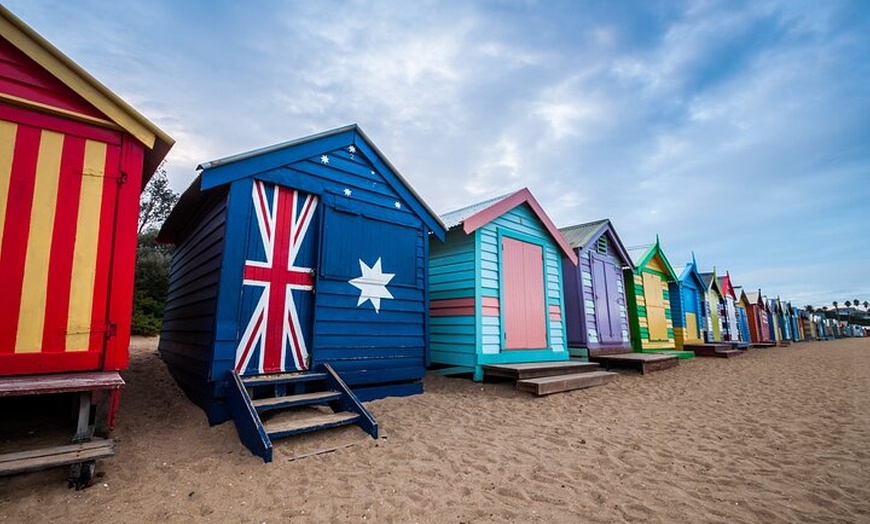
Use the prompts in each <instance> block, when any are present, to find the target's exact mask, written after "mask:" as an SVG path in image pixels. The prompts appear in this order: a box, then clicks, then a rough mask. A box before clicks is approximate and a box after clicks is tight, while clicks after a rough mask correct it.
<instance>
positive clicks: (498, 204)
mask: <svg viewBox="0 0 870 524" xmlns="http://www.w3.org/2000/svg"><path fill="white" fill-rule="evenodd" d="M522 204H527V205H528V206H529V207H530V208H531V210H532V213H534V214H535V216H536V217H538V220H540V221H541V224H543V226H544V229H546V230H547V232H548V233H549V234H550V237H551V238H552V239H553V241H554V242H556V244H557V245H558V246H559V248H560V249H561V250H562V253H564V255H565V256H566V257H568V259H569V260H571V262H572V263H573V264H574V265H575V266H576V265H577V254H576V253H574V250H573V249H571V246H569V245H568V243H567V242H566V241H565V237H563V236H562V234H561V233H560V232H559V230H558V229H557V228H556V226H555V225H554V224H553V221H552V220H550V217H548V216H547V214H546V213H545V212H544V210H543V208H541V205H540V204H539V203H538V201H537V200H535V197H534V196H532V192H531V191H529V189H528V188H525V187H524V188H522V189H520V190H519V191H514V192H513V193H508V194H506V195H501V196H498V197H495V198H491V199H489V200H485V201H483V202H479V203H477V204H472V205H470V206H467V207H463V208H462V209H457V210H456V211H451V212H449V213H445V214H444V215H442V216H441V220H442V221H443V222H444V223H445V225H447V228H448V229H453V228H455V227H459V226H462V230H463V231H465V234H467V235H470V234H471V233H473V232H474V231H476V230H477V229H479V228H481V227H483V226H485V225H486V224H489V223H490V222H492V221H493V220H495V219H496V218H498V217H500V216H502V215H504V214H505V213H507V212H508V211H510V210H512V209H514V208H515V207H517V206H520V205H522Z"/></svg>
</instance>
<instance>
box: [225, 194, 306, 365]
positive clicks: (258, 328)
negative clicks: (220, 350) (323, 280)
mask: <svg viewBox="0 0 870 524" xmlns="http://www.w3.org/2000/svg"><path fill="white" fill-rule="evenodd" d="M251 200H252V204H253V209H254V213H253V214H254V217H255V220H251V225H250V228H249V231H248V239H249V240H248V246H247V255H246V258H245V267H244V273H243V286H242V298H241V308H240V312H241V319H242V322H241V323H240V325H244V326H245V328H244V331H243V334H242V337H241V340H239V345H238V347H237V348H236V358H235V370H236V371H237V372H238V373H239V374H242V375H250V374H262V373H279V372H284V371H303V370H305V369H308V363H309V361H308V357H309V355H308V346H309V344H310V341H311V329H312V325H311V322H312V312H313V309H314V308H313V307H312V306H313V304H314V268H315V267H316V263H317V261H316V253H317V225H316V224H317V220H316V219H317V212H318V209H317V197H316V196H314V195H309V194H307V193H304V192H302V191H297V190H294V189H289V188H283V187H281V186H279V185H276V184H268V183H266V182H262V181H255V182H254V184H253V190H252V191H251Z"/></svg>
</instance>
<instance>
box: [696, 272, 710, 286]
mask: <svg viewBox="0 0 870 524" xmlns="http://www.w3.org/2000/svg"><path fill="white" fill-rule="evenodd" d="M699 274H700V275H701V280H703V281H704V285H705V286H707V287H708V288H709V287H710V284H711V283H712V282H713V273H710V272H707V273H699Z"/></svg>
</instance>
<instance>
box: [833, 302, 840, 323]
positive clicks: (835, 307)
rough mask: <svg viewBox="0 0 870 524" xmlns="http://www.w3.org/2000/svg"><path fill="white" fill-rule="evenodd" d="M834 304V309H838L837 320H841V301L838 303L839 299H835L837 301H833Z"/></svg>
mask: <svg viewBox="0 0 870 524" xmlns="http://www.w3.org/2000/svg"><path fill="white" fill-rule="evenodd" d="M832 304H834V309H836V310H837V321H839V320H840V307H839V306H840V304H839V303H837V301H836V300H835V301H833V302H832Z"/></svg>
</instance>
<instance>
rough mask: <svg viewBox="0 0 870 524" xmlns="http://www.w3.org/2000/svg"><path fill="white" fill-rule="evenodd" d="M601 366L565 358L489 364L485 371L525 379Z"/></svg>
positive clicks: (582, 370)
mask: <svg viewBox="0 0 870 524" xmlns="http://www.w3.org/2000/svg"><path fill="white" fill-rule="evenodd" d="M600 368H601V366H599V365H598V364H595V363H593V362H577V361H571V360H563V361H559V362H524V363H520V364H487V365H485V366H483V372H484V373H485V374H487V375H490V376H493V377H508V378H513V379H517V380H524V379H527V378H535V377H548V376H552V375H567V374H569V373H570V374H575V373H583V372H588V371H596V370H598V369H600Z"/></svg>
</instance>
